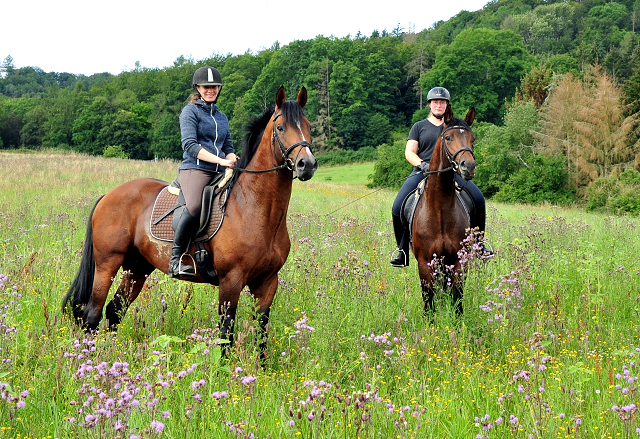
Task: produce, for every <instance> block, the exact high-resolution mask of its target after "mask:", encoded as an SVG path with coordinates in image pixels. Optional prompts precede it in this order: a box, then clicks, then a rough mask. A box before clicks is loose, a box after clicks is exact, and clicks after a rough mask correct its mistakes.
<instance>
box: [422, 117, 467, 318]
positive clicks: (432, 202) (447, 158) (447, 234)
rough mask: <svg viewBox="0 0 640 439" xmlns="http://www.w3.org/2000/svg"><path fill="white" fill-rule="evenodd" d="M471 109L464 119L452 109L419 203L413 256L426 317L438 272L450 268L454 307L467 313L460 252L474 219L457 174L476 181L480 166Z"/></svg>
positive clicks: (460, 311)
mask: <svg viewBox="0 0 640 439" xmlns="http://www.w3.org/2000/svg"><path fill="white" fill-rule="evenodd" d="M475 114H476V112H475V108H471V109H470V110H469V111H468V112H467V115H466V116H465V118H464V120H462V119H458V118H454V117H453V111H452V110H451V106H448V108H447V110H446V111H445V114H444V124H443V128H442V133H441V134H440V137H439V139H438V141H437V143H436V145H435V148H434V150H433V155H432V156H431V161H430V163H429V171H428V172H427V175H428V178H427V182H426V187H425V189H424V193H423V194H422V196H421V197H420V199H419V200H418V203H417V206H416V210H415V213H414V220H413V225H412V237H413V239H412V245H413V254H414V256H415V258H416V259H417V261H418V272H419V276H420V285H421V287H422V298H423V300H424V311H425V314H427V313H430V312H434V311H435V305H434V302H433V299H434V295H435V287H436V285H435V284H436V282H437V273H438V272H442V269H443V268H445V267H448V268H449V270H450V272H449V274H450V276H451V294H452V300H453V308H454V310H455V311H456V314H457V315H461V314H462V295H463V286H462V278H461V274H462V272H461V264H460V260H459V257H458V251H459V250H460V249H461V248H462V247H463V244H462V242H463V241H464V239H465V238H466V237H467V234H468V232H467V229H469V227H470V225H469V217H468V214H467V211H466V209H465V207H464V206H463V205H462V203H461V200H460V199H459V198H458V196H457V195H456V184H455V180H456V179H455V174H456V173H458V174H459V175H460V176H462V178H464V180H466V181H469V180H471V179H472V178H473V176H474V175H475V171H476V161H475V157H474V155H473V141H474V136H473V134H472V132H471V124H472V123H473V120H474V119H475Z"/></svg>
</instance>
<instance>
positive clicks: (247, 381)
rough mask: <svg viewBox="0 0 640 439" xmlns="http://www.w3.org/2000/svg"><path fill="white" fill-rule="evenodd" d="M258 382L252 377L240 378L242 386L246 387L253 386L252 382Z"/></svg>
mask: <svg viewBox="0 0 640 439" xmlns="http://www.w3.org/2000/svg"><path fill="white" fill-rule="evenodd" d="M255 380H256V377H252V376H246V377H242V378H240V382H241V383H242V384H244V385H245V386H247V385H249V384H251V383H252V382H254V381H255Z"/></svg>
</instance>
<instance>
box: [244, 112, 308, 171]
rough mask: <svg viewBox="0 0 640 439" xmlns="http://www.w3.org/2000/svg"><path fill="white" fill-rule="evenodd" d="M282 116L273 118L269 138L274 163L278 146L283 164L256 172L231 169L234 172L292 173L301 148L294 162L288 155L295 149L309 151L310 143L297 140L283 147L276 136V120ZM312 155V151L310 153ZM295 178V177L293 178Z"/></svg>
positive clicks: (279, 114) (278, 114)
mask: <svg viewBox="0 0 640 439" xmlns="http://www.w3.org/2000/svg"><path fill="white" fill-rule="evenodd" d="M280 116H282V112H280V113H277V114H275V115H274V116H273V119H271V120H272V122H273V136H272V137H271V145H272V146H273V157H274V159H275V160H276V163H277V161H278V155H277V154H276V144H278V149H279V150H280V155H282V159H283V160H284V162H283V163H282V164H281V165H279V166H275V167H273V168H271V169H263V170H258V171H254V170H252V169H245V168H233V169H234V170H237V171H239V172H249V173H252V174H261V173H263V172H273V171H280V170H283V169H287V170H289V171H293V166H294V164H295V162H296V160H298V155H299V154H300V151H301V150H302V148H300V149H298V153H297V154H296V158H295V160H291V159H290V158H289V154H291V151H293V150H294V149H296V148H297V147H299V146H300V147H305V146H306V147H307V148H309V150H311V142H308V141H306V140H304V139H303V140H299V141H297V142H296V143H294V144H293V145H290V146H289V147H288V148H285V146H284V145H283V143H282V141H281V140H280V137H279V136H278V132H277V131H276V120H277V119H278V118H279V117H280ZM311 153H312V154H313V151H312V152H311ZM294 178H295V176H294Z"/></svg>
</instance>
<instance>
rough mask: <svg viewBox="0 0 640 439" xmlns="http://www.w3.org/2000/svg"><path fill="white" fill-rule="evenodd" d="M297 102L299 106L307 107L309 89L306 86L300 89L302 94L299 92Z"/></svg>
mask: <svg viewBox="0 0 640 439" xmlns="http://www.w3.org/2000/svg"><path fill="white" fill-rule="evenodd" d="M296 101H298V105H300V107H302V108H304V106H305V105H307V89H306V88H304V85H303V86H302V88H301V89H300V92H298V98H297V99H296Z"/></svg>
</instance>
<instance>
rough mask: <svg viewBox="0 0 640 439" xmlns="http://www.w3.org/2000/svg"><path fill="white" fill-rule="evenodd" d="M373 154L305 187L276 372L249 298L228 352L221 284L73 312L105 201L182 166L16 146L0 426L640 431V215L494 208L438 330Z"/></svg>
mask: <svg viewBox="0 0 640 439" xmlns="http://www.w3.org/2000/svg"><path fill="white" fill-rule="evenodd" d="M371 166H372V165H358V166H355V167H354V168H353V169H350V167H348V166H344V167H340V168H335V169H333V168H332V169H320V170H319V171H318V173H317V174H316V176H315V177H314V178H313V179H312V180H310V181H308V182H300V181H297V180H295V181H294V191H293V195H292V198H291V204H290V210H289V215H288V225H289V233H290V236H291V241H292V250H291V253H290V255H289V258H288V261H287V263H286V264H285V266H284V267H283V269H282V270H281V272H280V274H279V278H280V284H279V285H280V286H279V290H278V293H277V295H276V299H275V302H274V305H273V309H272V312H271V326H270V329H269V340H268V342H269V345H268V351H267V361H266V364H265V367H264V368H261V367H260V366H259V364H258V362H257V352H256V345H255V343H254V337H255V334H256V324H255V322H254V321H253V319H252V318H251V314H252V301H251V298H250V296H249V295H248V294H244V293H243V297H242V298H241V303H240V308H239V310H238V316H237V317H238V321H237V323H236V337H237V338H236V340H237V342H236V344H235V346H234V347H233V349H232V350H231V353H230V356H229V358H227V359H226V360H221V359H220V346H219V344H218V343H217V329H216V324H217V315H216V309H217V292H216V289H215V288H213V289H212V288H211V287H208V286H204V285H195V284H189V283H185V282H181V281H174V280H172V279H169V278H167V277H166V276H164V275H163V274H162V273H158V272H154V273H153V274H152V275H151V276H150V277H149V279H148V280H147V282H146V287H145V290H144V291H143V293H142V294H141V296H140V297H139V298H138V300H137V301H136V302H134V304H133V305H132V306H131V308H130V310H129V312H128V314H127V315H126V316H125V318H124V320H123V324H122V326H121V328H120V330H119V331H118V333H117V335H115V336H114V335H113V334H109V333H106V332H104V331H102V332H100V333H99V334H97V335H94V336H90V335H87V334H84V333H82V332H81V331H79V330H78V329H77V328H76V327H75V326H74V325H73V323H72V322H71V321H70V320H69V319H68V318H66V317H63V315H62V314H61V312H60V303H61V300H62V297H63V296H64V294H65V293H66V291H67V289H68V287H69V284H70V282H71V280H72V279H73V277H74V276H75V273H76V271H77V269H78V264H79V259H80V253H81V249H82V242H83V239H84V231H85V224H86V218H87V215H88V214H89V212H90V210H91V207H92V205H93V204H94V202H95V200H96V198H97V197H98V196H99V195H100V194H103V193H105V192H106V191H108V190H110V189H112V188H114V187H115V186H117V185H118V184H120V183H123V182H125V181H128V180H131V179H133V178H137V177H141V176H145V177H155V178H162V179H165V180H171V179H172V178H173V177H174V175H175V170H176V163H172V162H135V161H122V160H117V159H103V158H96V157H84V156H79V155H64V156H61V155H55V154H39V155H25V154H8V153H3V152H0V167H1V169H3V170H5V172H4V173H3V188H2V190H1V191H0V246H1V249H2V251H1V253H0V329H1V332H0V396H1V398H0V438H21V439H25V438H54V437H55V438H96V437H99V438H132V437H144V438H157V437H166V438H184V437H196V436H200V437H207V438H209V437H212V438H215V437H238V438H438V439H441V438H450V439H458V438H505V437H506V438H636V437H638V436H639V434H638V431H639V429H640V421H639V418H638V413H637V406H639V405H640V402H639V400H640V397H639V395H638V376H639V366H638V364H637V357H638V355H640V340H639V334H640V326H639V325H638V320H639V313H640V291H639V287H638V278H639V276H640V237H639V234H638V230H639V229H638V227H639V225H638V219H637V218H627V217H610V216H602V215H594V214H587V213H585V212H584V211H582V210H579V209H563V208H557V207H554V206H537V207H534V206H510V205H498V204H494V203H491V202H489V209H488V211H489V217H488V228H487V234H488V238H489V240H490V242H491V244H492V246H493V248H494V249H495V251H496V257H495V259H494V260H493V261H491V262H489V263H480V262H477V263H473V264H471V265H470V267H469V271H468V273H467V275H466V280H465V296H464V309H465V313H464V315H463V316H462V317H460V318H456V317H455V315H454V314H453V313H452V312H451V310H450V306H449V301H448V298H447V293H446V290H443V291H441V292H440V294H439V296H438V312H437V313H436V315H435V316H434V317H433V319H432V320H431V319H427V318H425V317H424V316H423V312H422V299H421V295H420V288H419V283H418V276H417V269H416V264H415V261H412V263H411V266H410V267H408V268H405V269H397V268H392V267H391V266H390V265H389V262H388V261H389V255H390V253H391V252H392V250H393V249H394V247H395V244H394V243H393V236H392V235H393V233H392V227H391V223H390V208H391V203H392V201H393V198H394V196H395V193H393V192H390V191H386V190H382V191H373V190H370V189H367V188H366V187H364V186H363V184H365V183H366V176H365V174H367V173H370V172H371V171H370V170H371ZM328 177H330V178H331V179H330V180H328V179H327V178H328ZM363 177H364V179H363ZM347 182H348V183H349V184H347Z"/></svg>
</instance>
